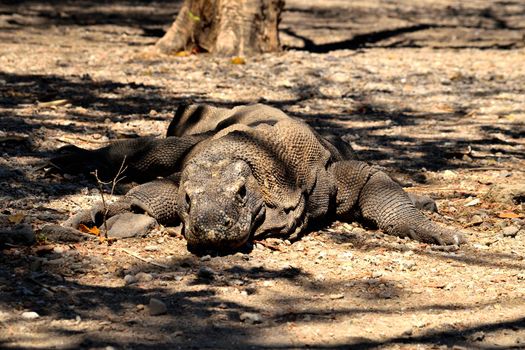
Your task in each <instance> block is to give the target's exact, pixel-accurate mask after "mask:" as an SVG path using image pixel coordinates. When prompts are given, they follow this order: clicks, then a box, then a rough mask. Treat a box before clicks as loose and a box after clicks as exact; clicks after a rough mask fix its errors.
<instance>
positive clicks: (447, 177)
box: [441, 170, 458, 180]
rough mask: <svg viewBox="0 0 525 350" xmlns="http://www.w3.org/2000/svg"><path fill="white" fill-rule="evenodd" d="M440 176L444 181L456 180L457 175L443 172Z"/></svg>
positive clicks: (446, 171) (450, 171) (451, 172)
mask: <svg viewBox="0 0 525 350" xmlns="http://www.w3.org/2000/svg"><path fill="white" fill-rule="evenodd" d="M441 176H443V179H445V180H454V179H457V177H458V174H457V173H455V172H453V171H452V170H445V171H444V172H443V175H441Z"/></svg>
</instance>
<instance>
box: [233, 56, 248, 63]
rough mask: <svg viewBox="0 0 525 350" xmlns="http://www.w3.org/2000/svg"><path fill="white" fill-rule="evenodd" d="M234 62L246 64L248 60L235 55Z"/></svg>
mask: <svg viewBox="0 0 525 350" xmlns="http://www.w3.org/2000/svg"><path fill="white" fill-rule="evenodd" d="M231 63H232V64H246V60H245V59H244V58H242V57H233V58H232V60H231Z"/></svg>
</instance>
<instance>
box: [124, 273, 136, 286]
mask: <svg viewBox="0 0 525 350" xmlns="http://www.w3.org/2000/svg"><path fill="white" fill-rule="evenodd" d="M124 282H126V284H132V283H135V282H137V278H136V277H135V276H133V275H126V276H124Z"/></svg>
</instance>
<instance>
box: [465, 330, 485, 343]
mask: <svg viewBox="0 0 525 350" xmlns="http://www.w3.org/2000/svg"><path fill="white" fill-rule="evenodd" d="M469 339H470V340H471V341H482V340H483V339H485V332H483V331H479V332H475V333H473V334H471V335H470V337H469Z"/></svg>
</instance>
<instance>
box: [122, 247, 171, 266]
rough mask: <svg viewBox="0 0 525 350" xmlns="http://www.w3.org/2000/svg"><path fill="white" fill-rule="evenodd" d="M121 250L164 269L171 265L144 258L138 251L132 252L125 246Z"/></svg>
mask: <svg viewBox="0 0 525 350" xmlns="http://www.w3.org/2000/svg"><path fill="white" fill-rule="evenodd" d="M120 250H122V251H123V252H124V253H126V254H128V255H131V256H132V257H134V258H136V259H139V260H141V261H144V262H147V263H148V264H151V265H154V266H158V267H162V268H164V269H168V268H169V266H167V265H164V264H161V263H158V262H155V261H151V260H148V259H146V258H143V257H141V256H140V255H138V254H137V253H135V252H132V251H130V250H127V249H125V248H120Z"/></svg>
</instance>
